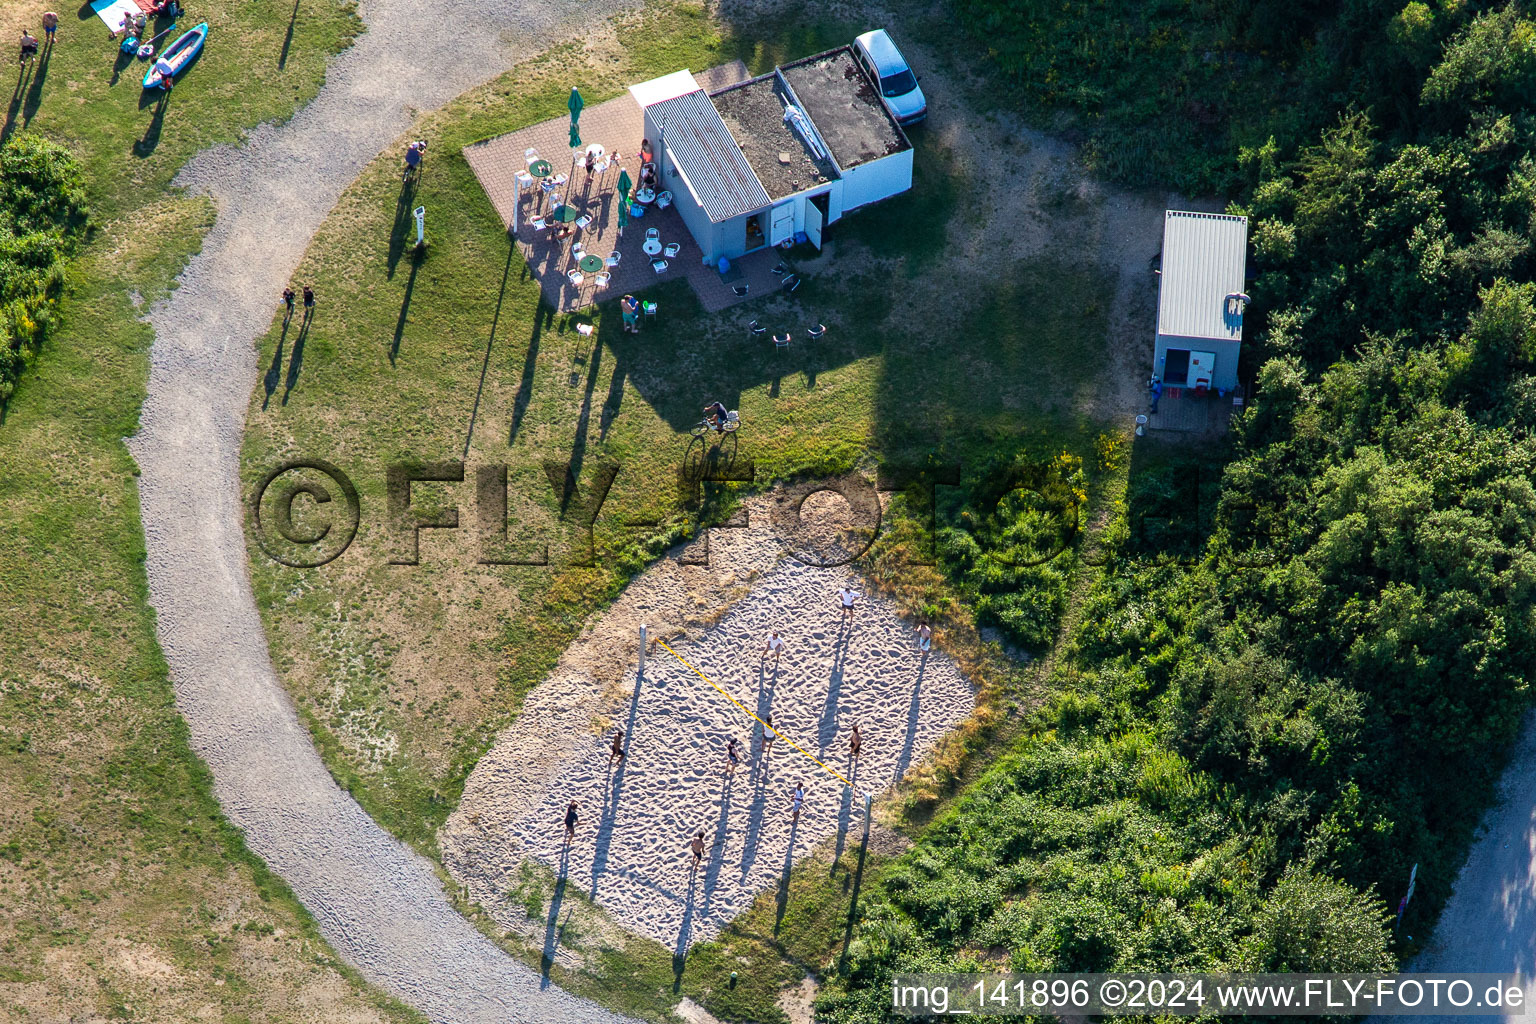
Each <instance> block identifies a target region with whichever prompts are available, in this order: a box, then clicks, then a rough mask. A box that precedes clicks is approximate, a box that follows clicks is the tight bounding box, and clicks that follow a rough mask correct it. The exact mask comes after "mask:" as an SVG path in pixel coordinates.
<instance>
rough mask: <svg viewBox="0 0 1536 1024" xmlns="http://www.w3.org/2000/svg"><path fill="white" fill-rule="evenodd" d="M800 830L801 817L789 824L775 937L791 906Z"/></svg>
mask: <svg viewBox="0 0 1536 1024" xmlns="http://www.w3.org/2000/svg"><path fill="white" fill-rule="evenodd" d="M799 831H800V819H799V818H796V819H795V820H794V821H793V822H792V823H791V824H790V826H789V846H788V847H787V848H786V849H785V850H784V870H783V872H781V873H780V875H779V891H778V893H777V895H775V896H774V911H773V937H774V938H778V937H779V927H780V926H781V925H782V924H783V923H784V911H785V910H786V909H787V908H788V907H789V873H790V872H791V871H792V870H794V867H795V833H797V832H799Z"/></svg>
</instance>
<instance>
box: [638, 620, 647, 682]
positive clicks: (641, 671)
mask: <svg viewBox="0 0 1536 1024" xmlns="http://www.w3.org/2000/svg"><path fill="white" fill-rule="evenodd" d="M646 646H647V643H646V637H645V623H643V622H642V623H640V669H639V675H640V678H642V679H644V678H645V648H646Z"/></svg>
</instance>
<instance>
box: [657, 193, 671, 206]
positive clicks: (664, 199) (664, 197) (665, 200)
mask: <svg viewBox="0 0 1536 1024" xmlns="http://www.w3.org/2000/svg"><path fill="white" fill-rule="evenodd" d="M671 205H672V193H671V192H658V193H656V206H657V207H658V208H659V209H662V210H665V209H666V208H667V207H669V206H671Z"/></svg>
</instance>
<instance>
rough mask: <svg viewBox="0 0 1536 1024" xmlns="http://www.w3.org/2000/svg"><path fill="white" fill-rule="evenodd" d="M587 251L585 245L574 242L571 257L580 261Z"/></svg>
mask: <svg viewBox="0 0 1536 1024" xmlns="http://www.w3.org/2000/svg"><path fill="white" fill-rule="evenodd" d="M586 251H587V247H586V246H585V245H583V244H582V243H580V242H572V243H571V255H572V256H573V257H575V258H576V259H578V260H579V259H581V255H582V253H584V252H586Z"/></svg>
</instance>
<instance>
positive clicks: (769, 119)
mask: <svg viewBox="0 0 1536 1024" xmlns="http://www.w3.org/2000/svg"><path fill="white" fill-rule="evenodd" d="M710 99H711V100H713V101H714V104H715V109H716V110H718V111H720V117H721V118H722V119H723V120H724V121H725V126H726V127H727V128H728V129H730V132H731V134H732V135H733V136H735V139H736V142H737V144H738V145H739V146H740V147H741V152H742V155H743V156H745V157H746V158H747V163H749V164H751V165H752V170H753V171H754V172H756V174H757V180H758V181H760V182H762V183H763V187H764V188H765V189H767V190H768V195H769V197H770V198H772V199H783V198H784V197H786V196H792V195H794V194H795V193H797V192H803V191H804V190H806V189H808V188H811V187H813V186H815V185H820V184H822V183H823V182H828V181H831V180H833V179H834V178H836V177H837V169H836V168H835V167H834V166H833V165H832V161H831V160H830V159H828V158H827V157H825V156H822V157H819V158H818V157H817V156H816V154H815V153H813V152H812V151H811V148H810V147H809V146H808V145H807V144H806V141H805V139H804V138H803V137H802V136H801V135H800V133H799V132H798V131H795V130H794V129H792V128H791V127H790V126H789V125H787V124H785V123H784V104H785V103H787V102H789V96H788V94H787V93H786V92H785V91H784V88H783V86H782V84H781V83H780V82H779V79H778V76H777V75H764V76H762V77H761V78H754V79H752V80H751V81H749V82H743V83H742V84H740V85H733V86H730V87H729V88H727V89H724V90H722V91H720V92H717V93H715V94H714V95H712V96H710Z"/></svg>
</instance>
